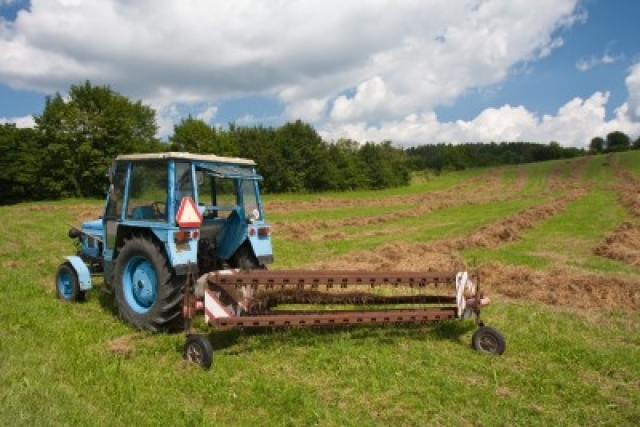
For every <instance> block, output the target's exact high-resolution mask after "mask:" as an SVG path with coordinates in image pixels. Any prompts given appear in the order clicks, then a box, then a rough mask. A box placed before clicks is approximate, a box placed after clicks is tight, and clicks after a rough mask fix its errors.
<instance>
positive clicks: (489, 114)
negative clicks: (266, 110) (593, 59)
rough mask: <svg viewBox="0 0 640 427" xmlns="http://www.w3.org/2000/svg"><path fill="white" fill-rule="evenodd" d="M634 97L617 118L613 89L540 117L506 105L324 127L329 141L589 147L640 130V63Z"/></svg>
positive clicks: (631, 80)
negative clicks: (445, 117)
mask: <svg viewBox="0 0 640 427" xmlns="http://www.w3.org/2000/svg"><path fill="white" fill-rule="evenodd" d="M627 86H628V88H629V101H628V102H627V103H624V104H623V105H621V106H620V107H618V108H617V109H615V117H613V118H612V119H610V120H607V118H606V106H607V103H608V101H609V94H608V93H602V92H596V93H595V94H593V95H592V96H591V97H589V98H587V99H582V98H574V99H572V100H571V101H569V102H567V103H566V104H565V105H563V106H562V107H560V108H559V109H558V111H557V112H556V114H554V115H543V116H542V117H539V116H537V115H536V114H535V113H532V112H530V111H528V110H527V109H526V108H525V107H523V106H518V107H512V106H510V105H505V106H503V107H500V108H488V109H486V110H484V111H482V112H481V113H480V114H479V115H478V116H477V117H475V118H474V119H473V120H469V121H463V120H458V121H453V122H440V121H439V120H438V118H437V117H436V115H435V114H434V113H425V114H421V115H418V114H410V115H408V116H406V117H405V118H403V119H401V120H391V121H384V122H382V123H381V124H380V125H377V126H375V125H367V124H366V123H364V122H358V123H349V124H336V123H331V124H328V125H327V126H325V128H323V129H322V130H321V132H320V133H321V135H322V136H323V137H324V138H325V139H327V140H335V139H339V138H351V139H354V140H358V141H383V140H392V141H394V142H396V143H398V144H399V145H405V146H409V145H421V144H430V143H439V142H449V143H460V142H489V141H494V142H502V141H528V142H542V143H548V142H551V141H555V142H558V143H560V144H561V145H563V146H573V147H579V148H588V146H589V142H590V141H591V139H592V138H593V137H595V136H602V137H604V136H606V135H607V134H608V133H610V132H613V131H621V132H625V133H626V134H628V135H629V136H631V137H632V138H636V137H638V136H639V135H640V121H639V120H637V117H636V118H634V117H633V114H634V113H633V111H632V109H633V108H635V111H636V112H635V114H639V113H640V109H639V107H640V104H639V102H640V95H638V94H639V93H640V90H639V89H640V64H637V65H636V66H635V67H633V69H632V72H631V74H630V75H629V77H628V78H627Z"/></svg>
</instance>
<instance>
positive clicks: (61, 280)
mask: <svg viewBox="0 0 640 427" xmlns="http://www.w3.org/2000/svg"><path fill="white" fill-rule="evenodd" d="M58 293H59V294H60V296H62V298H64V299H71V297H73V277H71V272H69V271H68V270H61V271H60V273H58Z"/></svg>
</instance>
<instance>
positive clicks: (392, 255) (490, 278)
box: [309, 243, 640, 310]
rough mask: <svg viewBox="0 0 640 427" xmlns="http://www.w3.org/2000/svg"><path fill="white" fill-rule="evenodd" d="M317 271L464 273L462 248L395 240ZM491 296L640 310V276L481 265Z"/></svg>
mask: <svg viewBox="0 0 640 427" xmlns="http://www.w3.org/2000/svg"><path fill="white" fill-rule="evenodd" d="M309 267H310V268H312V269H326V270H363V271H385V270H387V271H388V270H391V271H416V270H423V271H447V270H449V271H451V270H453V271H461V270H466V269H467V267H466V266H465V262H464V260H463V258H462V257H461V256H460V254H459V253H458V252H456V251H455V250H451V249H449V248H446V247H445V248H441V247H434V246H433V245H431V244H408V243H396V244H389V245H384V246H382V247H380V248H378V249H375V250H366V251H358V252H353V253H349V254H347V255H344V256H342V257H338V258H333V259H330V260H325V261H319V262H316V263H314V264H311V265H310V266H309ZM479 270H480V273H481V280H482V282H481V284H482V288H483V289H484V290H485V291H486V292H487V294H488V295H490V296H491V295H504V296H506V297H509V298H513V299H523V300H533V301H539V302H542V303H545V304H549V305H556V306H562V307H573V308H578V309H594V310H615V309H623V310H638V309H640V278H637V277H634V278H629V277H622V276H619V277H618V276H614V277H612V276H605V275H599V274H593V273H584V272H580V271H576V270H572V269H570V268H566V267H555V268H552V269H551V270H549V271H539V270H534V269H531V268H528V267H522V266H511V265H505V264H501V263H497V262H490V263H487V264H484V265H482V266H480V267H479Z"/></svg>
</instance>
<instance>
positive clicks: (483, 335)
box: [471, 326, 507, 355]
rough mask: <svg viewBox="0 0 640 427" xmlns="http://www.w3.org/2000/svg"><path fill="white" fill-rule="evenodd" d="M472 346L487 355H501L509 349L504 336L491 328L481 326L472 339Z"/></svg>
mask: <svg viewBox="0 0 640 427" xmlns="http://www.w3.org/2000/svg"><path fill="white" fill-rule="evenodd" d="M471 345H472V347H473V348H474V349H475V350H478V351H479V352H481V353H486V354H498V355H501V354H503V353H504V352H505V350H506V349H507V342H506V340H505V339H504V336H503V335H502V334H501V333H500V332H499V331H498V330H497V329H495V328H492V327H491V326H481V327H479V328H478V330H477V331H475V332H474V334H473V337H471Z"/></svg>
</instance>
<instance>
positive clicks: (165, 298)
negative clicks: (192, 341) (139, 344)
mask: <svg viewBox="0 0 640 427" xmlns="http://www.w3.org/2000/svg"><path fill="white" fill-rule="evenodd" d="M113 288H114V290H115V296H116V303H117V306H118V314H119V316H120V317H121V318H122V319H123V320H124V321H125V322H127V323H129V324H130V325H131V326H133V327H134V328H136V329H149V330H151V331H153V332H162V331H169V330H174V329H177V328H178V327H179V325H180V323H181V322H180V320H181V311H180V309H181V303H182V289H181V286H180V283H178V281H177V280H176V279H175V277H174V275H173V274H172V273H171V271H170V270H169V263H168V261H167V258H166V256H165V254H164V252H163V250H162V248H161V247H160V246H159V245H158V244H156V243H155V242H154V241H152V240H151V239H149V238H145V237H132V238H131V239H127V240H125V243H124V245H123V246H122V249H121V250H120V253H119V254H118V258H117V260H116V265H115V270H114V280H113Z"/></svg>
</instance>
